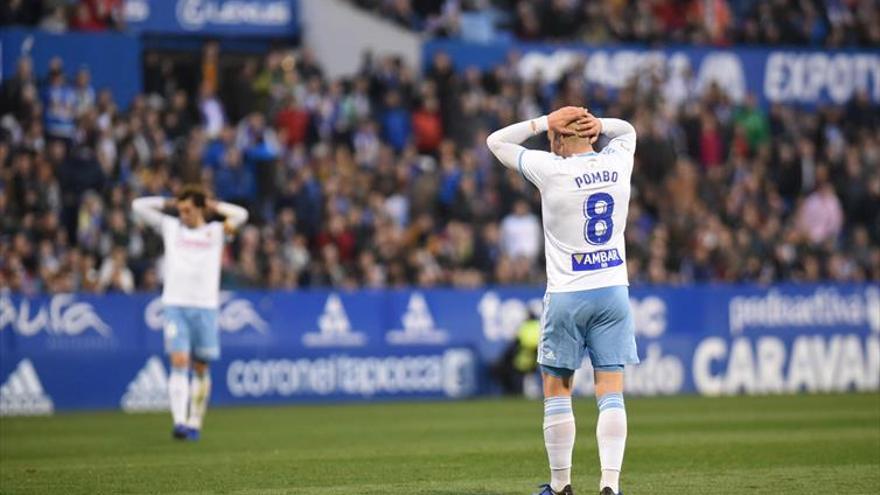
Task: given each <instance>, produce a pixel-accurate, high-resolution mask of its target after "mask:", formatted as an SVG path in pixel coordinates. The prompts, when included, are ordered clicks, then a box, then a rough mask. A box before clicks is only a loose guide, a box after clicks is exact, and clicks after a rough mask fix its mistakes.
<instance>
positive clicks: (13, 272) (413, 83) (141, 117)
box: [0, 3, 880, 292]
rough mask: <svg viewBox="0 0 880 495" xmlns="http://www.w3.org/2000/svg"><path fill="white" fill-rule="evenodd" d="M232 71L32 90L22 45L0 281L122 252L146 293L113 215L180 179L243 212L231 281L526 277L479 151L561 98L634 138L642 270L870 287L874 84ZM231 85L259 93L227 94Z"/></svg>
mask: <svg viewBox="0 0 880 495" xmlns="http://www.w3.org/2000/svg"><path fill="white" fill-rule="evenodd" d="M536 5H537V4H536ZM601 6H602V8H604V9H608V8H611V7H610V6H609V5H606V4H604V3H602V5H601ZM557 7H558V8H563V7H564V5H562V4H560V5H559V6H557ZM414 8H415V6H414ZM665 8H671V7H668V6H666V7H665ZM661 11H662V9H661ZM652 12H656V10H653V11H652ZM639 15H648V14H639ZM658 15H659V14H658ZM664 15H665V14H664ZM733 15H734V16H738V15H740V14H739V13H738V11H737V10H736V9H734V10H733ZM663 22H664V23H666V22H672V21H671V20H669V19H666V20H663ZM688 22H691V21H688ZM841 22H843V21H841ZM853 22H855V21H853ZM673 25H676V24H675V23H674V22H673ZM688 26H690V24H688V23H687V22H682V23H681V27H680V29H682V30H687V29H690V28H689V27H688ZM646 29H647V28H646ZM651 29H653V28H651ZM221 60H222V57H221ZM260 67H262V69H261V68H260ZM242 68H243V70H242V71H240V73H239V74H238V77H236V78H218V79H217V84H218V87H217V88H216V91H214V92H211V91H210V90H209V88H206V89H204V90H203V91H201V95H200V91H199V89H200V87H199V85H200V83H201V79H200V78H199V77H198V76H196V77H194V78H190V77H188V76H186V71H187V70H189V69H187V68H186V67H183V66H182V64H175V63H170V62H169V61H167V60H162V59H161V58H160V57H158V56H155V57H154V56H153V54H150V53H148V54H147V56H146V59H145V69H146V72H145V76H146V81H147V82H148V83H149V84H147V86H146V88H147V90H148V93H147V94H144V95H138V96H137V97H135V98H134V99H133V100H132V101H131V102H130V103H129V104H127V105H126V106H125V107H122V106H120V105H118V104H117V102H116V101H114V96H113V95H112V94H111V93H109V92H107V91H104V90H102V91H99V92H98V93H97V94H95V89H94V88H93V87H92V85H91V82H90V81H89V77H88V73H87V72H85V71H81V72H80V74H79V75H78V76H77V77H76V78H75V79H74V80H75V81H76V84H75V85H74V86H73V87H71V86H68V85H67V84H66V83H65V82H64V81H65V78H66V73H65V70H66V69H67V68H66V67H65V66H64V64H63V63H61V61H60V60H58V61H54V62H53V63H52V70H50V72H49V74H50V75H49V77H48V79H47V81H46V82H38V81H37V79H36V77H35V75H34V74H33V70H32V67H31V64H30V61H29V60H28V59H27V58H22V59H21V60H20V61H19V62H18V66H17V72H16V75H15V76H14V77H12V78H9V79H7V80H6V81H4V83H3V86H2V90H0V92H2V98H3V115H2V116H0V124H2V125H0V260H2V261H0V283H3V284H4V285H6V286H8V287H10V288H11V289H12V290H15V291H21V292H40V291H47V292H53V291H66V290H81V291H90V292H100V291H104V290H129V289H128V287H129V284H128V283H127V280H128V276H127V275H117V276H115V277H110V276H109V275H106V273H107V272H110V273H111V274H112V273H114V270H113V269H111V268H106V269H105V268H104V267H105V266H107V267H113V266H116V267H117V268H116V269H115V272H118V273H119V274H124V273H126V272H125V270H122V265H123V264H124V265H125V268H127V270H128V271H129V272H130V275H131V279H132V281H133V284H134V287H135V288H136V289H137V290H154V289H155V288H156V287H157V286H158V285H159V284H160V283H161V280H162V268H161V242H159V240H158V239H157V238H156V236H155V234H154V233H152V232H148V231H144V230H143V229H141V228H139V227H137V226H136V225H134V224H133V223H132V222H131V221H130V218H129V217H130V212H129V211H128V209H127V207H126V205H127V204H129V203H130V201H131V200H132V199H133V198H134V197H137V196H141V195H170V194H172V193H173V192H175V191H178V190H179V189H180V187H181V185H182V184H183V183H185V182H191V181H196V182H202V183H203V184H205V185H208V186H212V187H211V188H212V189H213V190H214V191H215V192H216V194H217V195H218V196H220V197H223V198H225V199H229V200H231V201H233V202H236V203H239V204H242V205H245V206H247V207H248V208H250V209H251V213H252V214H253V218H254V223H253V225H251V226H249V227H247V228H246V229H245V230H244V232H243V234H242V235H241V236H240V239H239V240H238V241H237V242H236V243H234V244H233V245H231V246H228V247H227V252H226V254H225V256H224V268H225V272H226V273H227V275H224V277H225V278H224V283H225V284H226V285H227V286H229V287H231V288H235V287H276V288H293V287H304V286H320V285H335V286H340V287H355V286H369V287H397V286H401V285H408V284H417V285H426V286H430V285H455V286H463V287H471V286H475V285H480V284H487V283H539V282H540V281H541V278H542V276H543V270H542V266H541V263H542V262H543V261H542V256H540V254H541V250H542V245H541V242H540V228H541V226H540V219H539V218H538V217H537V216H536V215H535V214H534V212H535V211H538V209H537V208H538V203H537V196H536V194H535V191H534V190H533V188H531V187H530V186H528V185H527V184H526V183H525V181H523V180H522V178H521V177H520V176H519V175H518V174H517V173H516V172H510V173H508V172H506V171H504V170H503V169H501V168H500V167H494V166H493V164H492V157H491V156H490V155H489V154H488V151H487V150H486V148H485V146H484V145H483V144H482V143H483V142H484V141H485V137H486V130H487V129H489V128H493V127H498V126H500V125H504V124H505V123H507V122H513V121H514V120H515V119H519V118H529V117H531V116H535V115H538V114H541V113H544V112H546V111H547V110H548V109H549V108H550V107H553V106H556V105H558V104H560V103H561V102H565V101H573V102H577V103H587V104H589V106H590V107H591V108H592V109H594V111H596V112H599V113H601V112H605V113H607V114H609V115H619V116H622V117H624V118H627V119H628V120H630V121H632V122H633V123H634V125H635V126H636V128H637V130H638V132H639V136H640V140H639V143H640V144H639V148H638V150H637V153H636V170H637V171H638V173H636V174H634V181H635V183H634V189H633V190H634V194H633V198H632V200H631V205H630V208H631V215H630V220H629V223H630V225H629V228H628V230H627V238H628V252H627V254H628V258H629V261H630V267H629V268H630V272H631V274H630V275H631V280H632V281H633V283H636V284H638V283H689V282H693V281H759V282H773V281H780V280H815V279H833V280H841V281H850V280H851V281H858V280H869V279H877V278H880V248H878V246H880V135H878V124H880V122H878V115H880V111H878V108H877V107H876V105H875V104H873V103H872V101H871V100H870V98H869V97H868V96H867V95H866V94H864V93H859V94H858V95H857V96H856V97H855V98H854V99H853V101H851V102H850V103H849V104H847V105H845V106H827V107H819V108H816V109H801V108H797V107H794V106H786V105H782V104H775V105H773V106H771V107H770V108H769V109H767V110H766V111H765V110H764V109H762V107H761V106H760V105H758V104H757V101H756V100H755V99H754V98H752V97H747V98H746V99H745V100H744V102H743V103H742V104H741V105H736V104H734V103H733V102H732V101H731V98H729V97H728V96H727V95H725V94H724V92H723V91H722V90H721V89H720V88H719V87H717V86H710V87H705V88H701V87H697V86H696V84H695V82H694V77H693V74H692V73H690V72H689V71H688V70H687V69H686V68H679V69H677V70H671V71H669V73H668V74H658V75H656V77H655V78H654V79H652V80H641V79H640V80H635V79H634V80H632V81H629V82H627V84H625V85H624V86H623V87H621V88H619V90H618V91H617V94H616V95H615V96H614V97H613V98H612V95H611V94H609V92H607V91H605V90H603V89H601V88H596V87H594V86H592V85H590V84H588V83H587V82H586V81H585V80H584V79H583V75H582V74H583V72H580V71H578V72H572V73H568V74H565V75H563V77H562V79H561V80H560V81H559V82H558V84H540V83H538V82H537V81H533V80H525V79H522V78H521V76H520V75H519V74H517V73H516V72H514V71H508V70H503V69H502V70H487V71H479V70H476V69H472V70H468V71H465V72H464V73H458V72H456V71H455V70H454V67H453V66H452V63H451V60H450V59H449V57H448V56H446V55H444V54H438V55H437V56H436V57H435V58H434V59H433V60H432V63H431V66H430V68H429V69H428V70H427V71H426V73H425V75H424V76H423V77H421V78H417V77H415V76H414V75H413V74H414V73H413V71H412V70H411V69H410V68H408V67H406V66H405V64H403V63H402V62H401V61H400V60H399V59H394V58H375V59H367V62H365V64H364V66H363V67H362V68H361V70H360V71H359V73H358V74H357V75H356V76H355V77H353V78H352V79H347V80H343V79H331V78H327V77H326V76H325V75H324V74H323V72H322V71H321V68H320V67H319V66H318V65H317V63H316V62H315V61H314V59H313V58H311V56H310V55H309V54H308V52H307V51H303V50H300V51H296V50H283V49H277V50H273V51H272V52H271V53H269V54H267V56H266V57H265V58H264V59H263V60H262V61H254V60H250V61H244V62H242ZM248 68H249V69H248ZM245 69H246V70H245ZM187 81H189V82H187ZM40 85H43V86H42V89H43V91H38V89H37V88H38V86H40ZM230 88H234V91H231V90H230ZM239 88H251V90H250V91H251V92H250V93H249V94H250V95H253V96H255V97H253V98H250V97H249V98H248V99H242V100H241V101H238V102H235V103H234V104H233V103H232V102H233V101H234V100H235V99H237V98H238V96H235V95H233V96H231V97H228V96H226V95H230V94H231V93H235V91H237V90H238V89H239ZM256 95H259V97H256ZM230 98H231V99H230ZM646 102H650V104H648V103H646ZM233 108H234V109H235V110H234V112H233V111H232V110H231V109H233ZM227 110H228V111H227ZM120 251H121V252H124V255H125V256H124V258H123V255H122V254H116V257H117V258H116V260H115V263H116V265H114V264H113V261H114V254H113V253H116V252H120ZM102 273H104V276H103V277H100V276H99V275H101V274H102ZM107 277H110V280H115V279H118V282H117V283H115V284H113V283H109V282H107V280H108V279H107ZM102 280H103V281H102Z"/></svg>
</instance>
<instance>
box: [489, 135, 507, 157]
mask: <svg viewBox="0 0 880 495" xmlns="http://www.w3.org/2000/svg"><path fill="white" fill-rule="evenodd" d="M503 144H504V143H503V141H501V139H500V138H499V137H498V133H497V132H493V133H492V134H489V137H487V138H486V146H488V147H489V151H491V152H492V154H493V155H495V156H496V157H497V156H498V152H499V151H500V150H501V147H502V145H503Z"/></svg>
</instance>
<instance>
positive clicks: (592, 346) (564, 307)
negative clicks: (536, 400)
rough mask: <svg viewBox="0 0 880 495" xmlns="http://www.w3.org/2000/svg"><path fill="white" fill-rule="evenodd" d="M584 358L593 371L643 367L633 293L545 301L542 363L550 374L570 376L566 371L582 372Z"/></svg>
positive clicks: (619, 290) (623, 290)
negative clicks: (634, 314)
mask: <svg viewBox="0 0 880 495" xmlns="http://www.w3.org/2000/svg"><path fill="white" fill-rule="evenodd" d="M586 353H589V354H590V362H592V364H593V368H594V369H596V368H600V367H605V368H608V369H614V367H617V368H620V367H622V365H625V364H636V363H638V362H639V356H638V353H637V352H636V337H635V321H634V319H633V314H632V308H631V307H630V305H629V287H626V286H624V285H620V286H614V287H603V288H601V289H593V290H584V291H578V292H555V293H547V294H545V295H544V315H543V317H542V318H541V342H540V344H539V345H538V363H539V364H541V365H542V367H544V369H545V371H547V372H549V373H551V374H563V375H570V374H571V373H565V371H566V370H570V371H571V372H572V373H573V372H574V370H576V369H578V368H580V367H581V363H582V362H583V360H584V356H585V354H586ZM547 368H550V369H549V370H548V369H547ZM554 371H556V372H554ZM559 372H561V373H559Z"/></svg>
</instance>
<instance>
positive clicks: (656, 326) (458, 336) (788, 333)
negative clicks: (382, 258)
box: [0, 284, 880, 414]
mask: <svg viewBox="0 0 880 495" xmlns="http://www.w3.org/2000/svg"><path fill="white" fill-rule="evenodd" d="M542 296H543V293H542V291H541V290H540V289H538V288H528V287H520V288H497V289H480V290H476V289H475V290H453V289H431V290H423V291H407V290H400V291H356V292H332V291H302V292H259V291H255V292H239V293H223V296H222V304H221V307H220V311H219V326H220V331H221V342H222V347H223V350H222V354H223V355H222V357H221V359H220V360H219V362H217V363H216V364H215V365H214V366H213V367H212V373H213V377H214V383H215V386H214V394H213V397H212V401H213V402H214V403H215V404H221V405H222V404H264V403H288V402H299V401H310V402H312V401H326V400H331V401H339V400H374V399H421V398H433V399H438V398H461V397H468V396H472V395H475V394H483V393H492V392H493V391H494V390H495V389H494V387H493V385H492V384H491V382H490V379H489V374H488V368H489V366H491V364H492V363H493V362H494V361H495V360H497V359H498V357H499V356H500V354H501V353H502V351H503V350H504V349H505V348H506V347H507V346H508V345H509V343H510V342H511V340H512V339H513V337H514V335H515V334H516V332H517V329H518V327H519V326H520V325H521V324H522V322H523V321H525V320H526V319H527V318H528V317H529V315H530V313H534V312H535V311H540V307H541V299H542ZM630 296H631V297H630V302H631V305H632V308H633V312H634V315H635V320H636V334H637V342H638V345H639V356H640V358H641V361H642V362H641V363H640V364H639V365H636V366H631V367H628V368H627V371H626V373H627V378H626V388H627V393H629V394H635V395H673V394H681V393H696V394H702V395H710V396H715V395H733V394H743V393H744V394H778V393H798V392H845V391H852V390H859V391H865V390H874V391H876V390H878V389H880V286H877V285H876V284H874V285H872V284H862V285H859V284H856V285H780V286H770V287H758V286H694V287H681V288H669V287H642V288H633V289H632V290H631V292H630ZM162 329H163V320H162V305H161V301H160V300H159V297H158V296H157V295H155V294H141V295H136V296H124V295H105V296H87V295H71V294H59V295H54V296H46V297H35V298H24V297H20V296H16V295H2V296H0V413H2V414H40V413H50V412H52V411H55V410H73V409H109V408H122V409H124V410H128V411H139V410H161V409H164V408H165V407H166V406H167V363H166V362H165V358H164V357H163V332H162ZM576 388H577V392H578V393H581V394H589V393H591V390H592V379H591V374H590V368H589V363H584V367H583V368H582V369H581V370H579V371H578V377H577V378H576Z"/></svg>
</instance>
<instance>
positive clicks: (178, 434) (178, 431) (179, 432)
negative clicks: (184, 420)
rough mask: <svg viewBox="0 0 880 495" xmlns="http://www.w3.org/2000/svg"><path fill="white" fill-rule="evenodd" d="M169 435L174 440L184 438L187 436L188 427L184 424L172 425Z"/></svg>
mask: <svg viewBox="0 0 880 495" xmlns="http://www.w3.org/2000/svg"><path fill="white" fill-rule="evenodd" d="M171 437H172V438H174V439H176V440H186V439H187V438H188V437H189V428H187V426H186V425H174V429H173V430H171Z"/></svg>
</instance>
